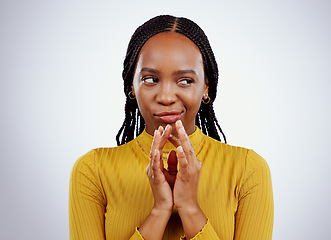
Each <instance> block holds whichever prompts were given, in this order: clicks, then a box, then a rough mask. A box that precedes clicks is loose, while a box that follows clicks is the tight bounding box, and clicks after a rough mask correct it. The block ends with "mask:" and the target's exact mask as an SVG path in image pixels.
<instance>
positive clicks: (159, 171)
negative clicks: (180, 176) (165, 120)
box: [139, 126, 174, 240]
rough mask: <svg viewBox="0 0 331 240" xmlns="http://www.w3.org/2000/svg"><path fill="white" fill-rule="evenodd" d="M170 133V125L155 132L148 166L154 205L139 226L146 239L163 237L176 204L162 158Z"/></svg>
mask: <svg viewBox="0 0 331 240" xmlns="http://www.w3.org/2000/svg"><path fill="white" fill-rule="evenodd" d="M170 134H171V127H170V126H168V127H166V128H165V129H163V127H159V129H157V130H155V132H154V139H153V144H152V148H151V152H150V162H149V165H148V166H147V168H146V172H147V176H148V178H149V182H150V185H151V188H152V191H153V196H154V206H153V208H152V210H151V212H150V213H149V215H148V216H147V218H146V219H145V221H144V222H143V223H142V225H141V226H140V227H139V232H140V234H141V235H142V236H143V238H144V239H145V240H149V239H153V240H155V239H156V240H157V239H162V236H163V233H164V230H165V228H166V226H167V223H168V221H169V218H170V216H171V213H172V209H173V206H174V200H173V194H172V190H171V187H170V185H169V183H168V182H167V180H166V178H165V175H164V171H165V169H164V165H163V160H162V155H163V147H164V145H165V143H166V142H167V140H168V138H169V136H170Z"/></svg>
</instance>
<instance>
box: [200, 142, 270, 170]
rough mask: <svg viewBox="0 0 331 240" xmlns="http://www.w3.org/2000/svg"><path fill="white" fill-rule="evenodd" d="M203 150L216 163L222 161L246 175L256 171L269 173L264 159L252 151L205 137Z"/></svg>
mask: <svg viewBox="0 0 331 240" xmlns="http://www.w3.org/2000/svg"><path fill="white" fill-rule="evenodd" d="M204 148H205V151H206V152H208V155H209V156H210V155H212V156H214V157H213V159H215V160H216V161H224V164H229V165H234V168H236V169H241V171H244V172H246V173H248V172H250V171H254V170H257V169H261V170H263V171H264V172H269V171H270V170H269V167H268V164H267V162H266V161H265V160H264V158H263V157H261V156H260V155H259V154H257V153H256V152H255V151H254V150H252V149H248V148H244V147H238V146H232V145H229V144H225V143H222V142H220V141H218V140H215V139H213V138H211V137H206V142H205V144H204Z"/></svg>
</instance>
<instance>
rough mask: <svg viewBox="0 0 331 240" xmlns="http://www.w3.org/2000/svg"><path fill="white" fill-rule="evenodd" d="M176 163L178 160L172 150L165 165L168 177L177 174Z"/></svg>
mask: <svg viewBox="0 0 331 240" xmlns="http://www.w3.org/2000/svg"><path fill="white" fill-rule="evenodd" d="M177 163H178V159H177V156H176V152H175V151H174V150H171V151H170V153H169V155H168V159H167V164H168V168H167V170H168V172H169V174H170V175H176V174H177Z"/></svg>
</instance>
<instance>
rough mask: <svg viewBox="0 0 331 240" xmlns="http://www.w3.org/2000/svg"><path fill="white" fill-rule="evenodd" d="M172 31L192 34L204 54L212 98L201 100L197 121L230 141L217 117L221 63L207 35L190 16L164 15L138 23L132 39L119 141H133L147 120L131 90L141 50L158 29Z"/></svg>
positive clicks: (125, 70)
mask: <svg viewBox="0 0 331 240" xmlns="http://www.w3.org/2000/svg"><path fill="white" fill-rule="evenodd" d="M170 31H171V32H177V33H179V34H182V35H184V36H186V37H187V38H189V39H190V40H191V41H192V42H193V43H194V44H195V45H196V46H197V47H198V48H199V50H200V52H201V55H202V58H203V64H204V72H205V78H206V81H207V82H208V90H209V92H208V95H209V97H210V102H209V103H208V104H204V103H202V104H201V107H200V109H199V112H198V114H197V116H196V118H195V124H196V125H197V126H198V127H199V128H200V129H201V131H202V132H203V133H205V134H206V135H208V136H210V137H212V138H214V139H217V140H221V139H220V134H221V135H222V137H223V139H224V142H226V138H225V135H224V133H223V131H222V129H221V127H220V125H219V123H218V121H217V118H216V116H215V112H214V108H213V102H214V101H215V98H216V92H217V84H218V67H217V63H216V60H215V56H214V53H213V51H212V49H211V47H210V44H209V41H208V38H207V36H206V35H205V33H204V32H203V30H202V29H201V28H200V27H199V26H198V25H197V24H196V23H194V22H193V21H191V20H189V19H186V18H176V17H173V16H169V15H161V16H157V17H154V18H152V19H150V20H149V21H147V22H146V23H144V24H143V25H141V26H140V27H138V28H137V30H136V31H135V32H134V34H133V35H132V37H131V40H130V42H129V45H128V49H127V53H126V57H125V60H124V64H123V67H124V68H123V72H122V77H123V80H124V93H125V95H126V103H125V119H124V122H123V124H122V126H121V128H120V130H119V131H118V133H117V135H116V141H117V145H122V144H124V143H127V142H129V141H131V140H132V139H134V138H135V137H137V136H138V135H139V134H140V133H141V132H142V131H143V130H144V128H145V121H144V119H143V117H142V115H141V113H140V111H139V109H138V104H137V101H136V100H135V99H130V97H129V94H130V91H132V89H131V88H132V81H133V74H134V68H135V65H136V63H137V59H138V55H139V52H140V50H141V48H142V46H143V45H144V44H145V43H146V41H147V40H148V39H149V38H151V37H152V36H154V35H156V34H158V33H161V32H170ZM219 133H220V134H219Z"/></svg>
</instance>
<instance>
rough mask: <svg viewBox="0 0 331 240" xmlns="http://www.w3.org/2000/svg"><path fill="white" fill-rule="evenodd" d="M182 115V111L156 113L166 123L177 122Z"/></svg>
mask: <svg viewBox="0 0 331 240" xmlns="http://www.w3.org/2000/svg"><path fill="white" fill-rule="evenodd" d="M181 115H182V113H181V112H161V113H157V114H155V116H156V117H157V118H158V119H160V120H161V121H162V122H165V123H175V122H176V121H177V120H179V119H180V117H181Z"/></svg>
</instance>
